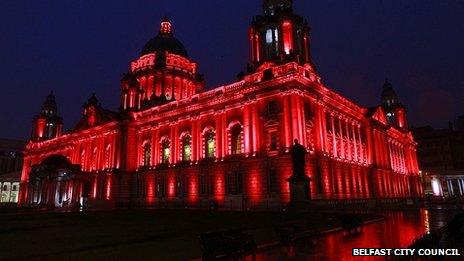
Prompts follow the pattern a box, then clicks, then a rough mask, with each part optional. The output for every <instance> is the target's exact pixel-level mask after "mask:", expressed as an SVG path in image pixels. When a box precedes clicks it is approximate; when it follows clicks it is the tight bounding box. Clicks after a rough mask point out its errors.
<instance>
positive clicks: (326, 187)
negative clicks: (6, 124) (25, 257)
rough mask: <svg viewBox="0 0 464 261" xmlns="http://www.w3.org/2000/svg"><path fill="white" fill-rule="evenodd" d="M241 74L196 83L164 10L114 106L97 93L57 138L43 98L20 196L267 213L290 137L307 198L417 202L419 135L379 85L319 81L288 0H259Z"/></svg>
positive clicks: (51, 103)
mask: <svg viewBox="0 0 464 261" xmlns="http://www.w3.org/2000/svg"><path fill="white" fill-rule="evenodd" d="M263 8H264V15H262V16H256V17H254V18H253V21H252V23H251V26H250V29H249V35H248V36H249V41H250V46H251V51H250V55H251V62H250V64H249V66H248V68H247V72H246V73H243V74H241V75H240V76H239V79H238V81H237V82H235V83H232V84H229V85H225V86H220V87H216V88H214V89H212V90H205V89H204V81H203V78H202V76H201V75H200V74H199V72H198V66H197V64H196V63H195V62H194V61H192V60H191V59H190V58H189V56H188V54H187V51H186V49H185V48H184V46H183V45H182V43H180V42H179V41H178V40H177V39H176V38H174V35H173V26H172V24H171V22H170V21H169V20H168V19H164V20H163V21H162V23H161V29H160V31H159V33H158V35H157V36H156V37H155V38H153V39H151V40H150V41H148V43H147V44H146V45H145V46H144V48H143V50H142V53H141V55H140V57H139V58H137V59H136V60H134V61H133V62H131V63H130V68H129V71H128V72H127V73H126V74H125V76H124V77H123V79H122V81H121V106H120V109H119V111H118V112H112V111H109V110H106V109H104V108H103V107H102V106H101V104H100V103H99V102H98V100H97V98H96V97H95V95H93V96H92V97H91V98H90V99H89V100H88V102H87V103H86V104H85V106H84V112H83V117H82V119H81V120H80V121H79V123H78V124H77V125H76V126H75V127H74V128H73V129H72V130H70V131H68V132H66V133H62V125H63V124H62V119H61V118H60V117H59V116H58V111H57V105H56V102H55V98H54V96H53V94H51V95H50V96H49V97H48V98H47V100H46V102H45V103H44V105H43V107H42V112H41V113H40V114H39V115H38V116H37V117H35V118H34V130H33V134H32V139H31V141H30V142H29V144H28V145H27V149H26V152H25V159H24V168H23V175H22V180H21V182H22V183H21V186H22V187H21V197H20V201H21V203H22V204H27V205H48V206H57V207H62V206H76V205H78V204H85V202H86V204H89V205H91V204H95V205H101V204H106V203H107V204H115V205H119V206H124V205H129V204H130V205H138V206H168V207H186V206H188V207H207V206H209V205H210V204H211V202H216V203H217V204H218V206H219V207H225V208H234V209H243V208H273V207H281V206H282V205H284V204H286V203H288V201H289V183H288V181H287V179H288V178H289V177H290V175H291V174H292V163H291V157H290V154H289V153H288V152H289V149H290V147H291V145H292V143H293V140H294V139H297V140H298V141H299V142H300V143H301V144H302V145H303V146H305V147H306V149H307V151H308V153H307V156H306V157H307V164H306V165H307V166H306V174H307V175H308V176H309V177H310V178H311V183H310V189H311V190H310V191H311V197H312V198H313V199H354V198H394V197H419V196H421V195H422V188H421V185H420V182H419V176H418V172H419V170H418V166H417V159H416V143H415V141H414V139H413V136H412V135H411V132H410V131H409V130H408V124H407V119H406V118H407V117H406V110H405V109H404V107H403V106H402V105H401V104H400V103H399V102H398V99H397V96H396V94H395V92H394V90H393V88H392V86H391V85H390V84H389V83H388V82H387V83H386V84H385V86H384V90H383V94H382V104H381V105H380V106H378V107H375V108H371V109H368V108H364V107H361V106H359V105H357V104H355V103H353V102H352V101H350V100H348V99H347V98H344V97H343V96H342V95H340V94H338V93H336V92H334V91H333V90H331V89H329V88H327V87H326V86H324V84H323V83H322V82H321V78H320V77H319V76H318V74H317V72H316V71H315V69H314V64H313V62H312V60H311V53H310V45H311V42H310V30H309V26H308V24H307V22H306V21H305V19H303V18H302V17H300V16H298V15H295V14H294V13H293V10H292V1H291V0H281V1H276V0H267V1H266V0H265V1H264V3H263Z"/></svg>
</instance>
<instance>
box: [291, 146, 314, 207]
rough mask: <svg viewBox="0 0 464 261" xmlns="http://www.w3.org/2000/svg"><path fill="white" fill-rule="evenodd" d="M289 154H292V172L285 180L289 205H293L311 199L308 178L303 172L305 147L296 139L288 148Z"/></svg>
mask: <svg viewBox="0 0 464 261" xmlns="http://www.w3.org/2000/svg"><path fill="white" fill-rule="evenodd" d="M290 154H291V155H292V162H293V166H292V167H293V172H292V176H291V177H290V178H289V179H288V180H287V181H288V182H289V183H290V205H291V206H295V205H298V204H301V203H304V202H308V201H309V200H310V199H311V197H310V188H309V182H310V178H309V177H308V176H306V173H305V166H306V148H305V147H304V146H302V145H301V144H300V143H299V141H298V140H296V139H295V140H294V144H293V146H292V147H291V149H290Z"/></svg>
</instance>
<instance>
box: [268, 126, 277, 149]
mask: <svg viewBox="0 0 464 261" xmlns="http://www.w3.org/2000/svg"><path fill="white" fill-rule="evenodd" d="M269 136H270V137H269V138H270V141H269V150H270V151H277V150H278V149H279V136H278V135H277V131H272V132H270V133H269Z"/></svg>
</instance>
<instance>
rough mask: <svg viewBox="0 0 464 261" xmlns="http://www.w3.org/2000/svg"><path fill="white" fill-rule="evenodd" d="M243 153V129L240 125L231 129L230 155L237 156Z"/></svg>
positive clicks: (237, 124)
mask: <svg viewBox="0 0 464 261" xmlns="http://www.w3.org/2000/svg"><path fill="white" fill-rule="evenodd" d="M242 152H243V128H242V126H241V125H240V124H239V123H236V124H235V125H233V126H232V128H230V154H232V155H237V154H242Z"/></svg>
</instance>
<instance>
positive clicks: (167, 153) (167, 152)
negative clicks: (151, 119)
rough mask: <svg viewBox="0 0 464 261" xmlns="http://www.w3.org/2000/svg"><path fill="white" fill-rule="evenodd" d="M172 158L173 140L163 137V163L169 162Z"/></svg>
mask: <svg viewBox="0 0 464 261" xmlns="http://www.w3.org/2000/svg"><path fill="white" fill-rule="evenodd" d="M170 159H171V141H170V140H169V138H168V137H163V138H162V139H161V163H163V164H169V161H170Z"/></svg>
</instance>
